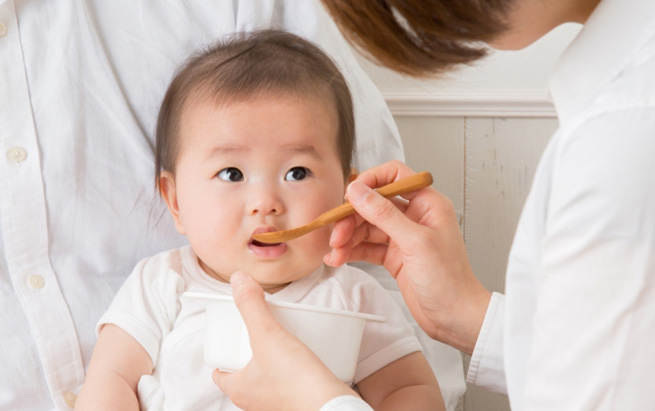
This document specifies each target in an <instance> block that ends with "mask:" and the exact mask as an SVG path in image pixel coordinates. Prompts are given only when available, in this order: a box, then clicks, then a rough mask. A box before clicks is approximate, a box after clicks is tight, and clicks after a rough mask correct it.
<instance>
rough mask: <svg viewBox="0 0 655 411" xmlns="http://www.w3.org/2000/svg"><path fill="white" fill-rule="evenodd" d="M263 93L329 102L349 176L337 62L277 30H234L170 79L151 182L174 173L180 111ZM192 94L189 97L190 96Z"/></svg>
mask: <svg viewBox="0 0 655 411" xmlns="http://www.w3.org/2000/svg"><path fill="white" fill-rule="evenodd" d="M260 95H264V96H286V95H296V96H308V95H309V96H314V97H317V98H319V99H321V100H324V101H326V104H334V106H335V108H336V111H337V116H338V121H339V125H338V135H337V150H338V152H339V155H340V158H341V163H342V169H343V173H344V178H347V177H348V175H350V167H351V161H352V158H353V154H354V147H355V123H354V114H353V105H352V98H351V96H350V91H349V90H348V85H347V83H346V80H345V78H344V77H343V75H342V74H341V72H340V71H339V69H338V68H337V66H336V64H335V63H334V62H333V61H332V60H331V59H330V58H329V57H328V56H327V55H326V54H325V53H324V52H323V51H321V50H320V49H319V48H318V47H316V46H314V45H313V44H311V43H310V42H308V41H307V40H304V39H302V38H300V37H298V36H296V35H293V34H290V33H286V32H283V31H279V30H263V31H257V32H252V33H238V34H235V35H234V36H232V37H231V38H229V39H227V40H225V41H221V42H219V43H216V44H214V45H212V46H210V47H209V48H207V49H206V50H204V51H202V52H200V53H198V54H196V55H194V56H192V57H191V58H190V59H189V60H188V61H187V62H186V63H185V64H184V65H183V66H182V67H181V68H180V70H179V71H178V73H177V74H176V75H175V77H174V78H173V80H172V82H171V84H170V86H169V88H168V91H167V92H166V95H165V97H164V100H163V102H162V104H161V108H160V110H159V117H158V119H157V130H156V144H155V182H156V184H158V182H159V178H160V176H161V172H162V171H164V170H166V171H170V172H173V173H174V172H175V160H176V158H177V154H178V151H179V142H178V141H177V140H178V135H179V131H180V130H179V129H180V119H181V117H182V113H183V111H184V109H186V108H187V106H188V104H190V103H191V101H190V100H193V104H197V103H198V102H199V101H200V102H207V101H210V102H212V103H216V104H218V105H220V104H229V103H230V102H235V101H243V100H245V99H248V98H252V97H257V96H260ZM191 97H192V99H191Z"/></svg>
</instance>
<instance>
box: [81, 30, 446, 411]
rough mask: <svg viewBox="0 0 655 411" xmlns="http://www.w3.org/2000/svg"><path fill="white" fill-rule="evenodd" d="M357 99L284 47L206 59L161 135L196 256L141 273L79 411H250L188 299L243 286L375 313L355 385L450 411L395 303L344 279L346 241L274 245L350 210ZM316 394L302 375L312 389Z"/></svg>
mask: <svg viewBox="0 0 655 411" xmlns="http://www.w3.org/2000/svg"><path fill="white" fill-rule="evenodd" d="M353 150H354V121H353V108H352V102H351V98H350V92H349V91H348V86H347V84H346V81H345V79H344V78H343V76H342V75H341V73H340V72H339V70H338V68H337V67H336V65H335V64H334V63H333V62H332V61H331V60H330V59H329V57H327V56H326V55H325V54H324V53H323V52H322V51H321V50H319V49H318V48H317V47H315V46H314V45H312V44H310V43H308V42H307V41H305V40H303V39H301V38H299V37H297V36H295V35H292V34H289V33H284V32H280V31H261V32H257V33H251V34H239V35H236V36H234V37H233V38H232V39H230V40H228V41H226V42H223V43H220V44H218V45H215V46H213V47H211V48H209V49H207V50H206V51H204V52H202V53H200V54H198V55H196V56H194V57H192V58H191V59H190V60H189V61H188V62H187V63H186V64H185V65H184V66H183V67H182V68H181V70H180V71H179V72H178V73H177V75H176V77H175V78H174V79H173V81H172V83H171V85H170V87H169V89H168V91H167V94H166V96H165V98H164V101H163V103H162V106H161V109H160V113H159V119H158V123H157V142H156V184H157V187H158V189H159V192H160V193H161V196H162V198H163V199H164V201H165V202H166V204H167V205H168V210H169V211H170V214H171V216H172V217H173V220H174V222H175V226H176V228H177V230H178V231H179V232H180V233H182V234H185V235H186V236H187V238H188V240H189V243H190V245H189V246H187V247H184V248H181V249H175V250H171V251H167V252H164V253H161V254H158V255H155V256H153V257H151V258H147V259H145V260H143V261H141V262H140V263H139V264H138V265H137V267H136V268H135V269H134V271H133V272H132V274H131V275H130V277H129V278H128V280H127V281H126V283H125V284H124V286H123V287H122V288H121V290H120V291H119V293H118V295H117V296H116V298H115V300H114V302H113V303H112V305H111V307H110V308H109V310H108V311H107V313H105V315H104V316H103V317H102V318H101V319H100V322H99V324H98V333H99V335H98V342H97V344H96V347H95V349H94V352H93V357H92V359H91V363H90V365H89V369H88V372H87V376H86V380H85V384H84V387H83V389H82V392H81V393H80V396H79V398H78V402H77V408H78V409H83V408H87V409H94V410H97V409H103V408H107V409H120V410H127V409H138V407H139V406H140V407H141V408H142V409H162V408H164V407H165V408H167V409H175V410H202V409H213V410H216V409H221V410H235V409H238V408H236V407H235V406H234V404H232V402H231V401H230V400H229V398H228V397H227V396H225V395H224V394H223V393H222V392H221V391H220V390H219V389H218V388H217V387H216V385H214V383H213V382H212V379H211V373H212V371H213V370H212V369H211V367H209V366H208V365H206V364H205V363H204V362H203V342H204V338H203V335H204V328H205V311H204V305H203V302H202V301H198V300H196V299H192V298H187V297H183V296H182V294H183V293H184V292H186V291H196V292H205V293H207V292H209V293H218V294H227V295H229V294H231V288H230V284H229V279H230V276H231V274H232V273H234V272H235V271H237V270H240V271H243V272H245V273H247V274H249V275H251V276H252V277H253V278H255V279H256V280H257V281H258V282H259V283H260V284H261V285H262V287H263V288H264V290H265V291H266V292H267V293H268V294H269V295H268V296H267V298H268V299H269V300H272V301H288V302H294V303H303V304H311V305H316V306H323V307H332V308H337V309H342V310H349V311H360V312H365V313H370V314H377V315H382V316H384V317H386V319H387V321H386V322H384V323H368V324H367V325H366V328H365V330H364V337H363V340H362V345H361V349H360V355H359V359H358V364H357V369H356V373H355V377H354V381H353V384H354V385H356V388H357V390H358V391H359V393H360V394H361V396H362V397H363V398H364V399H365V400H366V401H368V402H369V403H370V404H371V405H372V406H373V407H374V408H376V409H384V408H390V409H391V408H395V409H398V408H397V407H398V406H402V408H403V409H411V410H419V409H430V410H437V409H443V408H444V405H443V400H442V398H441V393H440V391H439V386H438V383H437V380H436V378H435V377H434V374H432V370H431V369H430V366H429V365H428V363H427V361H426V359H425V357H424V356H423V354H422V353H421V351H420V349H421V348H420V345H419V343H418V340H417V339H416V337H415V335H414V333H413V331H412V328H411V326H410V325H409V324H408V323H407V322H406V321H405V319H404V317H403V314H402V313H401V311H400V310H399V308H398V307H397V306H396V304H395V303H394V302H393V300H392V299H391V297H390V296H389V295H388V293H387V291H386V290H385V289H384V288H382V287H381V286H380V285H379V284H378V283H377V281H376V280H374V279H373V278H372V277H370V276H369V275H368V274H366V273H364V272H362V271H360V270H357V269H355V268H352V267H348V266H344V267H341V268H331V267H327V266H325V265H324V264H323V262H322V258H323V256H324V255H325V254H326V253H327V252H328V250H329V237H330V228H329V227H326V228H321V229H318V230H316V231H313V232H311V233H309V234H307V235H305V236H303V237H301V238H299V239H296V240H292V241H290V242H288V243H280V244H274V245H266V244H262V243H259V242H257V241H254V240H253V238H252V236H253V234H256V233H260V232H268V231H276V230H284V229H289V228H294V227H298V226H300V225H303V224H306V223H308V222H310V221H312V220H313V219H314V218H315V217H317V216H318V215H320V214H321V213H323V212H325V211H327V210H328V209H330V208H333V207H335V206H337V205H339V204H341V203H342V202H343V197H344V193H345V187H346V184H347V183H348V182H349V180H350V179H351V178H352V177H354V174H353V172H352V171H351V170H352V169H351V162H352V156H353ZM290 389H302V375H299V376H298V387H290Z"/></svg>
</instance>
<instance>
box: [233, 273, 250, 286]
mask: <svg viewBox="0 0 655 411" xmlns="http://www.w3.org/2000/svg"><path fill="white" fill-rule="evenodd" d="M246 278H247V277H246V275H245V274H244V273H242V272H241V271H235V272H234V274H232V276H230V284H232V287H238V286H239V285H241V284H243V282H244V281H246Z"/></svg>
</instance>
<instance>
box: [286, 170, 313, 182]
mask: <svg viewBox="0 0 655 411" xmlns="http://www.w3.org/2000/svg"><path fill="white" fill-rule="evenodd" d="M310 174H311V171H309V170H308V169H307V168H305V167H294V168H292V169H291V170H289V171H287V175H286V176H284V179H285V180H287V181H300V180H304V179H305V178H307V176H309V175H310Z"/></svg>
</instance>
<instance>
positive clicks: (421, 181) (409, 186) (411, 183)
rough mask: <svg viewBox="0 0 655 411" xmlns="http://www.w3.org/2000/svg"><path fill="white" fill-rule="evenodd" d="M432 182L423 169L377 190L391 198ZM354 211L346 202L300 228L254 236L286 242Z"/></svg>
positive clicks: (268, 241) (255, 237) (268, 240)
mask: <svg viewBox="0 0 655 411" xmlns="http://www.w3.org/2000/svg"><path fill="white" fill-rule="evenodd" d="M430 184H432V174H430V173H428V172H427V171H423V172H421V173H417V174H414V175H411V176H409V177H405V178H402V179H400V180H398V181H394V182H393V183H391V184H387V185H386V186H382V187H380V188H378V189H377V190H376V191H377V192H378V193H379V194H380V195H382V196H384V197H386V198H389V197H394V196H397V195H400V194H406V193H411V192H412V191H416V190H419V189H421V188H424V187H427V186H429V185H430ZM354 212H355V209H354V208H353V206H352V204H350V203H349V202H346V203H343V204H341V205H340V206H338V207H335V208H333V209H332V210H329V211H326V212H325V213H323V214H321V215H320V216H318V217H317V218H316V219H315V220H314V221H312V222H311V223H309V224H306V225H303V226H301V227H298V228H293V229H291V230H284V231H273V232H270V233H259V234H255V235H253V238H254V239H255V240H256V241H259V242H261V243H267V244H274V243H284V242H287V241H289V240H293V239H294V238H298V237H300V236H303V235H305V234H307V233H309V232H310V231H313V230H316V229H317V228H319V227H322V226H324V225H326V224H330V223H332V222H335V221H337V220H340V219H342V218H344V217H347V216H349V215H351V214H353V213H354Z"/></svg>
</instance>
